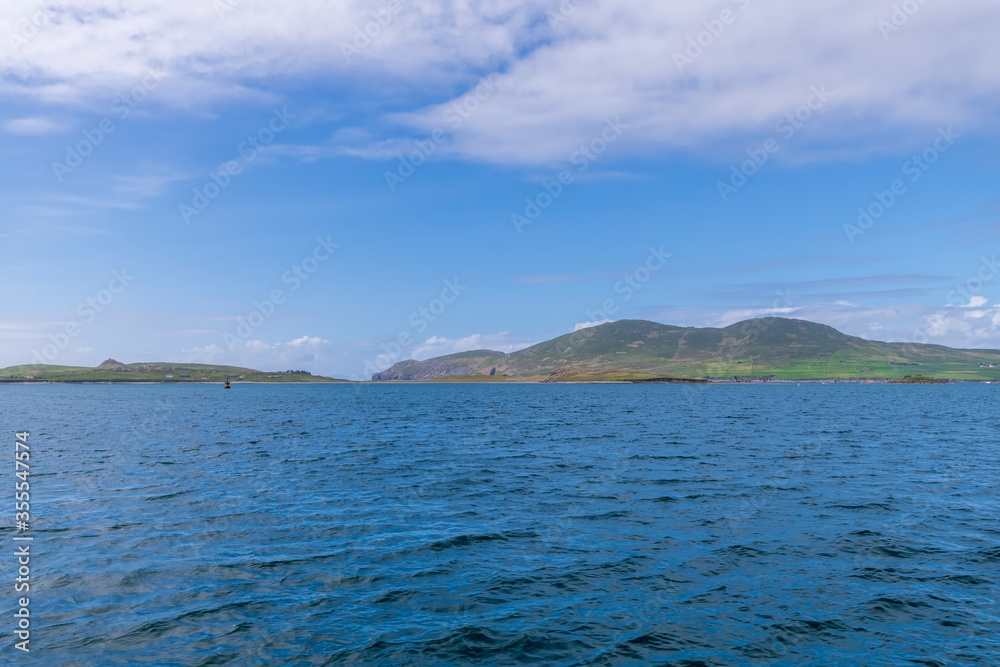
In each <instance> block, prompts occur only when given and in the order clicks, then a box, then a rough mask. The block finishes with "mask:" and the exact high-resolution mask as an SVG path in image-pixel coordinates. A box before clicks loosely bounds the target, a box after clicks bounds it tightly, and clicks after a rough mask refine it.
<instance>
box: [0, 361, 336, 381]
mask: <svg viewBox="0 0 1000 667" xmlns="http://www.w3.org/2000/svg"><path fill="white" fill-rule="evenodd" d="M227 379H229V380H230V381H232V382H343V380H334V379H333V378H328V377H322V376H319V375H312V374H310V373H307V372H306V371H282V372H270V373H269V372H266V371H258V370H254V369H252V368H241V367H239V366H213V365H209V364H184V363H176V362H158V363H138V364H123V363H121V362H118V361H115V360H114V359H108V360H106V361H105V362H104V363H102V364H101V365H100V366H97V367H96V368H87V367H85V366H53V365H49V364H29V365H26V366H11V367H9V368H2V369H0V383H18V382H69V383H75V382H166V383H186V382H219V383H222V382H225V381H226V380H227Z"/></svg>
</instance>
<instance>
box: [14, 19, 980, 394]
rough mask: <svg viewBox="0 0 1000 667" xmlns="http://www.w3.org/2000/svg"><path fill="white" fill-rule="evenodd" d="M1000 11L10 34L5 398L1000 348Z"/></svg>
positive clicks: (133, 27) (165, 26) (242, 22)
mask: <svg viewBox="0 0 1000 667" xmlns="http://www.w3.org/2000/svg"><path fill="white" fill-rule="evenodd" d="M998 28H1000V5H998V4H997V3H996V2H995V0H964V1H963V2H961V3H946V2H944V1H943V0H922V1H921V0H906V1H905V2H899V1H896V2H878V1H875V2H873V1H872V0H863V1H862V0H837V1H836V2H833V1H825V0H820V1H817V2H809V3H803V2H797V1H793V0H769V1H768V2H765V1H763V0H720V1H718V2H685V3H679V2H671V3H666V2H664V3H649V2H639V1H636V0H576V1H574V0H561V1H556V0H548V1H544V2H543V1H533V0H529V1H527V2H511V1H508V0H482V1H475V0H424V1H421V2H417V1H415V0H409V1H408V0H387V1H385V2H382V1H380V0H376V1H374V2H352V1H342V2H338V1H334V0H328V1H325V2H324V1H320V0H299V1H294V0H293V1H291V2H288V3H283V4H279V3H266V2H263V0H259V1H257V0H175V1H174V2H171V3H165V2H149V1H144V0H131V1H130V2H128V3H122V2H111V1H110V0H52V1H48V2H28V1H24V2H22V1H11V2H4V3H2V5H0V97H2V106H0V151H2V159H0V258H2V262H0V306H2V308H0V367H4V366H8V365H15V364H23V363H51V364H60V365H83V366H95V365H97V364H99V363H100V362H101V361H103V360H104V359H107V358H109V357H113V358H115V359H117V360H119V361H122V362H125V363H133V362H143V361H187V362H202V363H219V364H222V363H226V364H237V365H242V366H249V367H253V368H258V369H263V370H289V369H294V370H298V369H303V370H308V371H310V372H313V373H322V374H325V375H333V376H336V377H341V378H349V379H363V378H367V377H370V375H371V373H372V372H374V371H376V370H381V369H383V368H385V367H387V366H389V365H391V364H392V363H394V362H396V361H400V360H403V359H407V358H418V359H425V358H429V357H432V356H436V355H439V354H447V353H451V352H458V351H464V350H469V349H481V348H488V349H493V350H500V351H505V352H509V351H513V350H516V349H520V348H523V347H525V346H528V345H530V344H533V343H537V342H541V341H543V340H547V339H550V338H552V337H555V336H558V335H561V334H564V333H568V332H570V331H573V330H574V329H575V328H579V327H581V326H586V325H592V324H594V323H597V322H602V321H606V320H609V319H610V320H618V319H629V318H633V319H634V318H638V319H649V320H654V321H657V322H662V323H667V324H677V325H685V326H725V325H728V324H732V323H734V322H737V321H740V320H743V319H747V318H751V317H760V316H766V315H779V316H784V317H796V318H801V319H807V320H811V321H815V322H822V323H825V324H829V325H832V326H834V327H836V328H838V329H840V330H841V331H844V332H845V333H848V334H852V335H857V336H863V337H866V338H871V339H876V340H886V341H903V340H910V341H917V342H932V343H940V344H945V345H951V346H957V347H972V348H1000V289H998V283H1000V266H998V265H997V254H998V244H997V230H998V221H1000V194H998V193H1000V188H998V184H1000V178H998V176H1000V169H998V161H997V155H998V149H1000V137H998V132H997V130H998V125H997V123H996V118H997V117H998V116H997V113H998V111H1000V40H997V39H996V32H997V29H998Z"/></svg>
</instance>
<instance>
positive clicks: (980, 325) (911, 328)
mask: <svg viewBox="0 0 1000 667" xmlns="http://www.w3.org/2000/svg"><path fill="white" fill-rule="evenodd" d="M769 316H774V317H790V318H794V319H800V320H808V321H810V322H818V323H821V324H827V325H829V326H832V327H834V328H835V329H838V330H839V331H842V332H843V333H846V334H849V335H852V336H860V337H861V338H866V339H869V340H882V341H888V342H920V343H933V344H937V345H947V346H949V347H956V348H978V349H984V348H988V349H1000V305H998V306H992V307H990V308H980V309H975V310H972V309H969V308H966V307H955V306H942V307H937V308H936V307H933V306H924V305H918V304H912V303H908V304H890V305H885V306H861V305H857V304H851V303H847V302H835V303H822V302H816V303H808V304H800V305H794V306H789V307H783V308H738V309H731V310H727V311H724V312H722V313H721V314H719V311H718V310H715V309H708V308H705V309H688V310H665V311H660V312H659V313H657V314H656V315H655V316H653V317H654V319H656V321H658V322H665V323H667V324H683V325H691V326H710V327H725V326H728V325H730V324H734V323H736V322H740V321H742V320H747V319H752V318H757V317H769Z"/></svg>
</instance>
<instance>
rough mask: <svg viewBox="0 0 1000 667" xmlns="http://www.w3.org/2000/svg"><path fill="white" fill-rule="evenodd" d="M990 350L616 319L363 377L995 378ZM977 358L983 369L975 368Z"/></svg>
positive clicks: (775, 323)
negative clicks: (515, 346)
mask: <svg viewBox="0 0 1000 667" xmlns="http://www.w3.org/2000/svg"><path fill="white" fill-rule="evenodd" d="M991 363H993V364H997V365H1000V351H997V350H956V349H952V348H949V347H945V346H941V345H920V344H916V343H883V342H877V341H869V340H865V339H863V338H858V337H856V336H849V335H847V334H844V333H841V332H840V331H837V330H836V329H834V328H833V327H829V326H826V325H824V324H816V323H814V322H807V321H805V320H794V319H786V318H780V317H768V318H760V319H755V320H746V321H743V322H738V323H736V324H733V325H730V326H728V327H725V328H721V329H718V328H695V327H678V326H671V325H666V324H658V323H656V322H648V321H645V320H621V321H619V322H609V323H607V324H602V325H600V326H596V327H592V328H589V329H582V330H580V331H577V332H574V333H571V334H566V335H565V336H559V337H558V338H554V339H552V340H549V341H545V342H543V343H539V344H537V345H533V346H532V347H529V348H526V349H524V350H520V351H518V352H513V353H511V354H504V353H502V352H493V351H490V350H477V351H473V352H462V353H460V354H452V355H447V356H443V357H436V358H434V359H428V360H426V361H413V360H408V361H402V362H399V363H397V364H395V365H394V366H392V367H391V368H388V369H386V370H385V371H382V372H381V373H375V374H374V375H373V376H372V379H373V380H376V381H386V380H427V379H434V378H448V377H462V376H482V375H490V374H491V373H492V374H493V375H494V377H495V378H496V379H505V378H535V379H538V378H545V377H549V376H551V379H588V378H592V379H615V378H616V377H617V378H618V379H644V378H654V377H679V378H707V379H722V378H730V379H732V378H746V379H749V378H751V377H754V378H767V377H772V378H779V379H817V380H822V379H859V378H860V379H895V378H902V377H905V376H906V375H916V374H918V373H919V374H923V375H929V376H934V377H944V378H951V379H970V380H993V379H1000V368H992V369H991V368H988V366H989V364H991ZM980 364H986V366H987V367H986V368H983V367H980Z"/></svg>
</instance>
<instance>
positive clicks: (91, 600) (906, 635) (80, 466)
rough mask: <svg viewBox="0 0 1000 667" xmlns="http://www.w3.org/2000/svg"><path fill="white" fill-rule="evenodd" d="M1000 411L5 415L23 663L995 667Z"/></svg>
mask: <svg viewBox="0 0 1000 667" xmlns="http://www.w3.org/2000/svg"><path fill="white" fill-rule="evenodd" d="M998 405H1000V385H983V384H961V385H959V384H955V385H931V386H907V385H849V384H827V385H824V384H803V385H802V386H797V385H795V384H782V385H753V386H748V385H743V386H740V385H710V386H675V385H627V384H608V385H594V384H575V385H562V384H540V385H539V384H486V385H482V384H416V385H398V384H384V385H379V384H364V385H360V384H341V385H252V384H246V385H244V384H235V385H234V386H233V388H232V389H231V390H228V391H227V390H223V388H222V387H221V386H217V385H133V386H128V385H82V386H70V385H31V386H3V387H0V421H2V423H3V427H2V428H3V431H4V432H5V433H4V436H3V437H4V438H5V439H6V440H7V443H6V445H5V447H6V449H7V450H8V455H7V456H6V457H4V459H5V460H6V461H7V463H6V464H5V465H6V468H7V470H6V471H4V472H3V473H2V474H3V476H4V477H6V480H7V481H5V482H3V484H2V488H4V489H6V491H4V492H3V494H4V495H5V496H7V499H6V500H3V501H2V502H0V508H6V509H5V510H2V511H0V543H2V544H3V547H2V549H0V609H2V610H3V614H2V618H3V619H5V620H0V637H2V640H0V663H2V664H10V665H46V666H60V665H88V666H89V665H100V666H104V665H184V666H187V665H203V666H208V665H565V666H570V665H572V666H583V665H675V666H684V667H696V666H713V667H714V666H720V667H721V666H730V665H732V666H736V665H806V666H812V665H815V666H828V665H898V666H900V667H903V666H915V665H926V666H945V665H948V666H950V665H984V666H991V667H993V666H996V665H1000V501H998V497H1000V487H998V483H1000V420H998V409H997V408H998ZM16 432H27V433H29V435H28V436H27V438H26V439H27V442H28V445H29V451H30V458H29V459H27V465H28V466H29V467H30V470H29V475H26V476H25V477H27V478H28V480H29V481H30V521H27V522H24V524H25V525H22V526H18V525H17V523H16V521H15V498H14V493H15V484H16V483H19V480H18V479H17V478H16V477H15V475H16V472H17V471H18V468H17V466H16V461H15V457H14V454H15V451H16V450H17V447H16V445H15V438H16V436H15V433H16ZM22 449H23V448H22ZM21 469H22V470H23V468H21ZM18 537H20V538H25V537H30V538H31V539H30V540H15V539H14V538H18ZM24 545H29V549H30V559H29V560H30V565H28V566H26V567H28V568H29V569H30V575H28V580H27V582H26V583H28V585H29V586H30V592H28V593H24V592H15V581H16V577H17V576H19V575H18V573H19V570H18V568H19V565H18V564H17V558H18V556H16V555H15V554H16V553H17V550H18V549H22V550H23V548H24ZM21 572H23V571H21ZM22 597H28V598H29V600H28V605H27V607H26V608H29V610H30V611H29V613H30V617H29V620H28V626H29V628H28V630H27V632H29V633H30V635H29V637H30V638H29V640H28V641H29V642H30V643H29V644H27V645H25V646H26V647H27V648H28V649H29V651H28V652H25V651H23V650H22V649H19V648H16V646H15V645H16V644H17V643H18V642H19V641H21V639H20V638H19V637H18V636H17V635H16V630H17V629H18V627H19V623H20V624H21V626H23V625H24V624H23V623H21V621H22V620H23V618H21V619H19V618H18V617H16V616H15V613H16V612H17V611H18V610H19V609H21V608H22V602H21V601H20V598H22Z"/></svg>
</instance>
